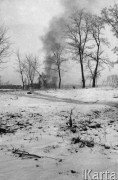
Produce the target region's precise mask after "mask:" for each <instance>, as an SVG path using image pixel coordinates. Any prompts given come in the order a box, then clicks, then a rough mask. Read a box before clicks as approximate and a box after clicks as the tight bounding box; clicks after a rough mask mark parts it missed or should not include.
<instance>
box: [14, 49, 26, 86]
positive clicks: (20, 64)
mask: <svg viewBox="0 0 118 180" xmlns="http://www.w3.org/2000/svg"><path fill="white" fill-rule="evenodd" d="M16 57H17V59H16V61H17V72H18V73H19V74H20V77H21V81H22V87H23V89H24V86H25V65H24V61H23V59H22V58H21V55H20V53H19V50H18V51H17V52H16Z"/></svg>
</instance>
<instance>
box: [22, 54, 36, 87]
mask: <svg viewBox="0 0 118 180" xmlns="http://www.w3.org/2000/svg"><path fill="white" fill-rule="evenodd" d="M37 68H38V58H37V57H36V56H33V55H32V54H28V55H26V56H25V60H24V69H25V70H24V72H25V75H26V77H27V81H28V85H29V86H31V88H33V82H34V78H35V76H36V72H37Z"/></svg>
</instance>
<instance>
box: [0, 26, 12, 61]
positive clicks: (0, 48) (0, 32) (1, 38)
mask: <svg viewBox="0 0 118 180" xmlns="http://www.w3.org/2000/svg"><path fill="white" fill-rule="evenodd" d="M7 34H8V29H7V28H6V27H5V26H4V25H0V64H3V63H5V62H6V61H5V58H6V57H8V56H9V55H10V51H9V50H10V45H11V44H10V41H9V37H8V35H7Z"/></svg>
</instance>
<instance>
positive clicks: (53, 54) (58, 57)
mask: <svg viewBox="0 0 118 180" xmlns="http://www.w3.org/2000/svg"><path fill="white" fill-rule="evenodd" d="M63 54H64V47H63V45H61V44H60V43H55V45H54V47H53V48H52V49H51V50H50V55H49V56H47V58H48V63H49V64H52V66H53V67H51V69H50V70H52V71H56V72H57V74H58V79H59V83H58V87H59V89H60V88H61V82H62V77H61V71H63V69H62V64H63V63H64V62H65V61H67V59H66V58H64V55H63Z"/></svg>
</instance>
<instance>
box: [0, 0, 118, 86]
mask: <svg viewBox="0 0 118 180" xmlns="http://www.w3.org/2000/svg"><path fill="white" fill-rule="evenodd" d="M74 1H76V2H78V3H79V4H81V6H83V7H84V6H85V7H87V8H88V9H90V10H91V11H93V12H94V13H95V12H97V13H98V12H99V11H100V9H101V8H103V7H104V6H109V5H110V4H113V3H114V2H116V3H117V2H118V0H115V1H113V0H0V21H1V22H4V23H5V25H7V26H8V27H9V35H10V37H11V42H12V43H13V45H12V49H13V50H14V51H15V50H16V49H19V50H20V51H21V52H23V53H27V52H32V53H39V54H40V55H41V56H42V53H41V48H42V44H41V41H40V38H39V37H40V36H42V35H43V34H44V33H45V32H46V31H47V30H48V26H49V22H50V21H51V19H52V18H53V17H55V16H59V15H60V14H61V13H63V11H64V6H62V4H63V5H65V6H68V7H69V6H70V7H71V6H73V4H74ZM62 2H63V3H62ZM107 33H109V32H107ZM111 37H112V36H109V38H111ZM114 39H115V38H114ZM111 40H112V42H113V39H112V38H111ZM110 55H111V57H112V56H113V54H112V53H110ZM112 58H114V57H112ZM9 59H10V63H8V65H7V66H8V68H7V69H5V70H4V71H3V72H1V74H2V78H3V80H5V81H7V80H9V81H10V82H12V83H16V84H17V83H20V80H19V78H18V75H16V72H15V70H14V67H15V56H14V55H12V56H11V57H10V58H9ZM73 71H74V70H73ZM76 71H77V70H76V69H75V71H74V72H76ZM74 72H73V73H74Z"/></svg>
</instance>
